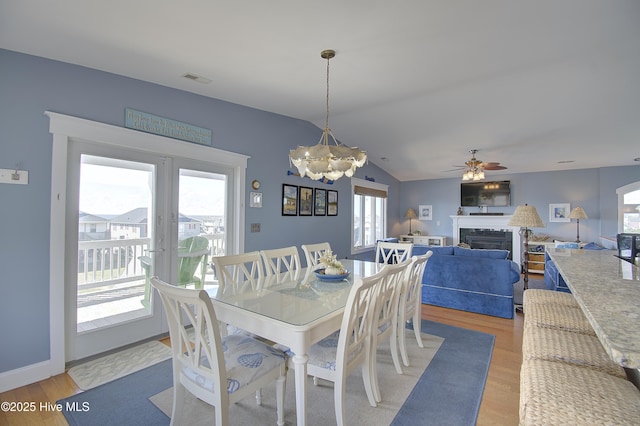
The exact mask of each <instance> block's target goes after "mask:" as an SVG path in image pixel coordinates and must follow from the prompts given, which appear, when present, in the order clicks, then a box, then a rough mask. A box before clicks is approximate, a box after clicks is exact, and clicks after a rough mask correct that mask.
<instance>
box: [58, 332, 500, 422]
mask: <svg viewBox="0 0 640 426" xmlns="http://www.w3.org/2000/svg"><path fill="white" fill-rule="evenodd" d="M422 331H423V333H425V334H430V335H432V336H438V337H441V338H443V339H444V341H442V343H441V345H440V348H439V349H438V350H437V352H436V354H435V356H434V357H433V359H432V360H431V362H430V363H429V365H428V367H427V368H426V370H424V372H423V373H422V375H421V376H420V378H419V380H418V382H417V384H416V385H415V387H414V388H413V390H410V393H409V395H408V397H407V398H406V400H405V401H404V403H403V404H402V406H401V407H400V409H399V410H398V412H397V414H396V415H395V418H392V420H390V421H389V420H384V421H382V420H379V418H378V417H374V419H375V421H374V422H373V423H371V421H369V423H368V424H375V425H384V424H392V425H405V424H406V425H409V424H411V425H415V424H434V425H439V424H447V425H470V424H474V423H475V421H476V418H477V414H478V410H479V407H480V402H481V400H482V393H483V390H484V384H485V381H486V376H487V372H488V369H489V363H490V361H491V354H492V351H493V342H494V336H492V335H488V334H484V333H478V332H475V331H471V330H465V329H461V328H457V327H453V326H448V325H444V324H438V323H435V322H431V321H423V325H422ZM432 339H433V338H432ZM433 341H434V342H435V339H433ZM414 347H415V340H409V348H414ZM422 351H423V352H424V353H426V352H428V351H429V350H428V349H424V350H422ZM412 352H413V350H412ZM383 354H384V351H382V349H381V352H380V355H381V356H382V355H383ZM423 356H424V354H423ZM381 359H382V358H380V360H381ZM414 359H415V356H414V358H412V360H414ZM381 362H382V361H381ZM393 374H395V372H394V373H393ZM354 378H356V379H357V380H360V382H359V383H358V382H357V380H352V381H353V382H354V383H355V384H356V385H359V386H360V387H361V386H362V382H361V379H360V377H358V376H354ZM287 385H288V386H287V388H288V391H290V392H293V391H294V389H295V388H294V386H295V385H294V382H293V380H291V381H289V382H288V383H287ZM171 386H172V377H171V361H169V360H167V361H164V362H161V363H159V364H156V365H154V366H152V367H149V368H146V369H144V370H141V371H139V372H137V373H134V374H131V375H129V376H126V377H123V378H120V379H118V380H115V381H113V382H110V383H107V384H105V385H102V386H99V387H96V388H94V389H91V390H89V391H87V392H83V393H80V394H77V395H73V396H71V397H69V398H66V399H64V400H61V401H59V402H60V403H61V404H62V406H63V408H64V415H65V417H66V419H67V421H68V422H69V424H70V425H83V426H84V425H95V424H100V425H120V424H145V425H151V424H153V425H167V424H169V420H170V419H169V417H168V416H167V415H165V414H164V413H163V412H162V411H161V410H160V409H159V408H157V407H156V405H155V404H154V403H153V402H152V401H151V400H150V398H153V399H154V400H157V399H158V398H162V397H163V396H162V395H158V394H162V393H163V392H165V391H166V390H167V389H169V388H171ZM330 386H331V385H330V384H323V383H321V384H320V385H319V386H318V387H314V386H313V385H310V386H309V394H308V396H309V413H310V414H309V424H332V423H335V420H334V417H333V402H332V401H331V404H330V405H329V407H331V408H330V409H327V407H326V406H324V405H323V406H321V407H318V406H317V405H316V404H315V401H316V399H317V398H316V394H317V393H318V392H323V391H329V392H332V388H331V387H330ZM356 387H357V386H356ZM381 392H382V393H383V398H384V399H385V402H386V401H389V400H390V399H391V398H392V396H393V394H394V393H395V389H394V388H393V387H392V386H389V384H387V383H386V382H384V381H382V380H381ZM272 393H273V392H272V391H270V390H265V392H264V400H263V406H262V407H255V401H253V400H252V399H251V398H248V399H247V400H246V401H243V402H242V403H241V404H237V407H235V408H238V409H240V410H242V409H245V408H244V407H246V409H247V410H248V409H254V408H256V409H257V410H259V411H260V413H262V416H261V417H260V419H259V420H258V423H257V424H272V423H273V420H275V408H274V407H273V405H272V402H270V401H268V400H267V398H269V397H270V394H272ZM167 395H168V397H167ZM164 398H165V399H169V400H170V392H169V393H166V394H165V395H164ZM287 400H288V401H289V402H293V401H295V400H294V399H292V398H291V397H288V398H287ZM364 403H365V406H366V407H368V403H367V402H366V399H365V400H364ZM383 404H384V403H383ZM347 406H348V408H347V412H348V413H355V414H356V415H357V414H359V410H355V409H354V407H353V406H351V405H349V404H347ZM74 407H88V409H86V410H73V408H74ZM210 410H212V408H210ZM371 410H373V411H374V413H376V414H377V413H378V411H379V410H380V409H379V408H378V409H373V408H371ZM318 411H320V412H323V413H324V414H325V415H327V416H328V417H327V418H330V419H331V420H330V421H329V422H328V423H327V422H325V421H318V420H316V419H318V418H319V417H316V416H317V415H319V414H318ZM380 412H382V411H381V410H380ZM349 416H350V417H349V420H351V414H349ZM232 418H233V419H234V420H233V421H232V424H237V423H236V419H235V418H234V417H232ZM291 419H293V420H291ZM210 422H211V418H209V423H210ZM239 424H241V423H239ZM253 424H256V423H253ZM287 424H295V412H291V410H289V412H288V413H287ZM353 424H358V423H357V418H356V419H355V421H354V422H353ZM359 424H364V423H359Z"/></svg>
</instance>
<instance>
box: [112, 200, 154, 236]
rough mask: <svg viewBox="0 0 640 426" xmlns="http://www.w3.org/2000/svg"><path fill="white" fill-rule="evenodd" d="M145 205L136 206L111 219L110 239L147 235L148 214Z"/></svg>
mask: <svg viewBox="0 0 640 426" xmlns="http://www.w3.org/2000/svg"><path fill="white" fill-rule="evenodd" d="M147 210H148V209H147V208H146V207H138V208H137V209H133V210H130V211H128V212H126V213H123V214H121V215H120V216H116V217H114V218H113V219H111V239H113V240H129V239H135V238H146V237H147V236H148V235H149V231H148V224H149V214H148V212H147Z"/></svg>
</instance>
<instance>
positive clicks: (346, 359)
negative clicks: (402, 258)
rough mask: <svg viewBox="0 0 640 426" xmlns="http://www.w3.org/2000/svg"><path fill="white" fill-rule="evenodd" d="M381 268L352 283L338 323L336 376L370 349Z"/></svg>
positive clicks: (357, 363) (346, 369) (381, 273)
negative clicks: (339, 324) (340, 323)
mask: <svg viewBox="0 0 640 426" xmlns="http://www.w3.org/2000/svg"><path fill="white" fill-rule="evenodd" d="M386 275H387V271H386V270H385V269H384V268H383V269H382V270H380V271H379V272H378V273H376V274H375V275H372V276H369V277H366V278H362V279H357V280H356V282H355V283H354V284H353V287H352V288H351V291H350V293H349V297H348V298H347V303H346V305H345V312H344V315H343V317H342V325H341V326H340V336H339V338H338V349H337V356H336V373H338V376H340V375H341V374H344V373H340V371H343V372H345V371H346V372H347V374H349V372H350V371H351V370H353V367H354V366H357V365H359V364H361V363H362V362H363V360H364V359H365V357H366V355H367V353H368V352H369V351H370V350H371V332H372V330H371V324H372V317H373V315H374V313H375V306H376V294H377V291H378V290H377V287H378V286H379V284H380V282H381V281H382V280H383V279H385V277H386Z"/></svg>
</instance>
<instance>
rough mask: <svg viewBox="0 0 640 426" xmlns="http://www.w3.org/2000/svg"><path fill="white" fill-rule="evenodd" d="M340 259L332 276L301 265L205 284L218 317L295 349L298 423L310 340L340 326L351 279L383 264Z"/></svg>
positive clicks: (300, 422) (303, 411)
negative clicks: (237, 281) (341, 271)
mask: <svg viewBox="0 0 640 426" xmlns="http://www.w3.org/2000/svg"><path fill="white" fill-rule="evenodd" d="M341 263H342V264H343V265H344V267H345V269H346V270H347V271H349V276H348V277H347V278H345V279H343V280H338V281H327V280H324V279H319V278H317V276H316V274H315V273H314V271H313V270H312V268H302V269H299V270H297V271H294V272H286V273H282V274H277V275H271V276H266V277H263V278H261V279H259V280H255V281H247V282H245V283H242V284H241V285H239V286H237V287H236V286H226V287H223V286H212V287H209V288H206V290H207V292H208V294H209V295H210V296H211V300H212V302H213V305H214V308H215V311H216V316H217V317H218V320H219V321H222V322H224V323H227V324H231V325H232V326H235V327H238V328H241V329H243V330H246V331H248V332H250V333H253V334H255V335H257V336H260V337H263V338H265V339H268V340H271V341H273V342H276V343H279V344H281V345H284V346H287V347H288V348H290V349H291V351H292V352H293V353H294V354H295V356H293V358H292V361H293V365H294V376H295V386H296V416H297V424H298V425H305V424H306V420H307V361H308V359H309V358H308V355H307V354H308V352H309V349H310V347H311V345H313V344H314V343H316V342H318V341H319V340H321V339H323V338H325V337H327V336H328V335H330V334H331V333H333V332H334V331H336V330H338V329H339V328H340V324H341V322H342V314H343V312H344V307H345V304H346V302H347V298H348V296H349V291H350V289H351V286H352V285H353V283H354V282H355V280H359V279H362V278H364V277H367V276H371V275H373V274H375V273H376V272H378V271H379V270H380V269H381V268H382V266H383V265H382V264H378V263H374V262H367V261H360V260H348V259H344V260H341ZM316 268H317V267H316Z"/></svg>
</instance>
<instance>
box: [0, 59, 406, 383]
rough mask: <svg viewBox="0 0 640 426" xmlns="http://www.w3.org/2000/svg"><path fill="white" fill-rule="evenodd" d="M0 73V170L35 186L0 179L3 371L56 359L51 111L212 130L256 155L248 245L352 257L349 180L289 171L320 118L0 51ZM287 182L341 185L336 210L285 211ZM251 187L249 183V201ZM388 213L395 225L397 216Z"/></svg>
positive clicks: (368, 170) (250, 171) (227, 144)
mask: <svg viewBox="0 0 640 426" xmlns="http://www.w3.org/2000/svg"><path fill="white" fill-rule="evenodd" d="M0 73H1V74H0V129H2V131H1V132H0V138H1V139H0V168H4V169H9V168H13V167H15V165H16V163H19V162H20V163H22V166H21V168H22V169H24V170H28V171H29V184H28V185H0V241H2V243H3V244H1V245H0V271H2V272H1V273H0V276H1V278H0V324H2V325H1V326H0V342H2V345H1V346H0V347H1V349H0V373H2V372H5V371H10V370H13V369H16V368H19V367H23V366H27V365H31V364H34V363H37V362H41V361H45V360H47V359H49V230H50V229H49V211H50V191H51V189H50V188H51V152H52V150H51V144H52V136H51V134H50V133H49V119H48V118H47V117H46V116H45V115H44V112H45V111H47V110H49V111H53V112H58V113H62V114H68V115H71V116H76V117H80V118H86V119H89V120H95V121H98V122H103V123H107V124H112V125H116V126H123V125H124V110H125V108H127V107H129V108H133V109H137V110H139V111H144V112H149V113H152V114H156V115H159V116H163V117H167V118H171V119H174V120H178V121H183V122H186V123H190V124H193V125H196V126H200V127H204V128H207V129H211V130H212V131H213V145H214V146H215V147H216V148H220V149H224V150H228V151H233V152H238V153H241V154H245V155H249V156H251V158H250V159H249V161H248V166H247V186H249V184H250V182H251V181H252V180H253V179H258V180H260V181H261V183H262V187H261V188H260V191H261V192H262V193H263V207H262V208H261V209H257V208H249V207H247V209H246V218H245V219H246V227H247V229H246V230H245V236H246V237H245V250H247V251H251V250H259V249H263V248H275V247H283V246H288V245H297V246H300V244H302V243H304V242H309V243H315V242H321V241H330V242H331V245H332V247H333V248H334V251H335V252H336V253H337V254H338V255H339V256H340V257H345V256H348V255H350V247H351V246H350V236H351V232H350V227H351V216H350V214H351V197H350V192H351V187H350V181H349V179H341V180H338V181H337V182H335V183H334V184H333V185H324V184H321V183H318V182H314V181H312V180H309V179H304V180H303V179H301V178H299V177H296V176H287V170H289V162H288V159H287V155H288V153H289V150H290V149H292V148H295V147H296V146H297V145H299V144H303V143H307V144H315V143H317V141H318V139H319V138H320V134H321V130H320V129H319V128H318V127H316V126H315V125H313V124H311V123H309V122H306V121H301V120H298V119H294V118H290V117H285V116H282V115H278V114H273V113H269V112H265V111H260V110H256V109H253V108H249V107H245V106H242V105H237V104H232V103H229V102H224V101H220V100H216V99H210V98H206V97H203V96H198V95H194V94H192V93H188V92H184V91H179V90H175V89H170V88H167V87H164V86H159V85H156V84H151V83H147V82H143V81H140V80H134V79H131V78H125V77H121V76H118V75H114V74H109V73H105V72H101V71H96V70H92V69H88V68H84V67H79V66H75V65H70V64H66V63H62V62H56V61H51V60H48V59H44V58H39V57H34V56H29V55H23V54H19V53H16V52H11V51H7V50H2V49H0ZM214 84H215V82H214ZM176 143H187V142H181V141H176ZM365 175H367V176H373V177H375V179H376V182H379V183H384V184H389V185H390V192H391V197H390V200H391V202H393V203H394V204H397V199H398V198H397V197H398V193H399V189H398V182H397V180H395V179H394V178H392V177H391V176H389V175H388V174H387V173H386V172H384V171H382V170H381V169H380V168H378V167H377V166H375V165H373V164H369V165H367V166H365V167H364V168H363V169H362V170H358V172H356V177H360V178H362V179H364V177H365ZM283 183H288V184H292V185H304V186H309V187H314V188H315V187H320V188H330V189H335V190H337V191H338V194H339V195H338V197H339V210H338V216H337V217H333V216H331V217H329V216H326V217H283V216H281V200H282V198H281V197H282V184H283ZM250 191H251V190H250V188H249V187H247V200H246V204H247V205H248V197H249V192H250ZM394 200H395V201H394ZM390 213H391V214H392V218H391V222H392V223H393V222H397V221H398V218H397V217H393V212H390ZM251 223H261V232H259V233H251V232H249V231H250V230H249V226H250V224H251Z"/></svg>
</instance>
